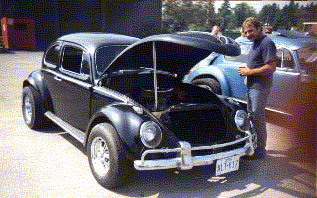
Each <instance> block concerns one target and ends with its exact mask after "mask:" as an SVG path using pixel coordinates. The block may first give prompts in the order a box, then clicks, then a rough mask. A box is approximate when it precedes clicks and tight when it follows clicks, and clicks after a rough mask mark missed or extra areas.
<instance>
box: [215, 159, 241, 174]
mask: <svg viewBox="0 0 317 198" xmlns="http://www.w3.org/2000/svg"><path fill="white" fill-rule="evenodd" d="M239 159H240V157H239V156H233V157H228V158H224V159H220V160H217V164H216V176H218V175H222V174H225V173H229V172H232V171H236V170H238V169H239Z"/></svg>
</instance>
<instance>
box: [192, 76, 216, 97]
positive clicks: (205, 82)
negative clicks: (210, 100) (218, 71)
mask: <svg viewBox="0 0 317 198" xmlns="http://www.w3.org/2000/svg"><path fill="white" fill-rule="evenodd" d="M192 84H193V85H198V86H200V87H203V88H206V89H208V90H210V91H212V92H214V93H215V94H218V95H220V94H221V93H222V92H221V87H220V84H219V82H218V81H217V80H215V79H212V78H201V79H197V80H193V81H192Z"/></svg>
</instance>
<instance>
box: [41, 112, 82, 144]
mask: <svg viewBox="0 0 317 198" xmlns="http://www.w3.org/2000/svg"><path fill="white" fill-rule="evenodd" d="M44 115H45V116H46V117H48V118H49V119H50V120H52V121H53V122H54V123H55V124H57V125H58V126H60V127H61V128H62V129H64V130H65V131H66V132H67V133H69V134H70V135H71V136H73V137H74V138H76V139H77V140H78V141H79V142H81V143H82V144H83V143H84V140H85V133H83V132H82V131H80V130H78V129H76V128H75V127H73V126H71V125H69V124H68V123H66V122H64V121H63V120H61V119H60V118H59V117H56V116H55V115H54V114H53V113H52V112H50V111H47V112H46V113H44Z"/></svg>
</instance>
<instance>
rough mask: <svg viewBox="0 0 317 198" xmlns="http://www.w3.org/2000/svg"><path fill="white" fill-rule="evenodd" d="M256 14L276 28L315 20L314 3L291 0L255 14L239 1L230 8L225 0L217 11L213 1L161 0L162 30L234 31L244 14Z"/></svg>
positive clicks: (316, 18)
mask: <svg viewBox="0 0 317 198" xmlns="http://www.w3.org/2000/svg"><path fill="white" fill-rule="evenodd" d="M251 16H252V17H258V18H259V20H260V21H261V22H262V23H263V24H264V25H270V26H272V27H273V28H274V30H277V29H292V28H295V29H301V25H302V23H303V22H306V21H317V4H314V3H311V4H308V5H307V6H299V4H298V3H295V1H294V0H291V1H290V3H289V4H287V5H285V6H284V7H283V8H280V7H279V6H278V5H277V4H276V3H273V4H269V5H265V6H263V8H262V9H261V10H260V12H259V13H256V11H255V9H254V8H253V7H252V6H250V5H249V4H248V3H246V2H243V3H240V4H237V5H236V6H235V7H233V8H231V6H230V1H229V0H225V1H224V3H223V4H222V5H221V7H220V8H219V9H218V12H216V11H215V6H214V1H213V0H196V1H193V0H163V20H162V32H163V33H172V32H177V31H187V30H199V31H211V28H212V26H213V25H219V26H220V28H221V29H222V31H223V30H229V31H230V30H238V29H239V28H240V27H241V25H242V23H243V21H244V20H245V19H246V18H248V17H251Z"/></svg>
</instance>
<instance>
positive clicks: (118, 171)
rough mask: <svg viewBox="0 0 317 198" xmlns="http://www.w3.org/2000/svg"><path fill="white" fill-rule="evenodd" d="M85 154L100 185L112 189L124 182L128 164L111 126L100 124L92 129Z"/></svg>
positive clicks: (119, 141) (114, 130)
mask: <svg viewBox="0 0 317 198" xmlns="http://www.w3.org/2000/svg"><path fill="white" fill-rule="evenodd" d="M87 154H88V161H89V165H90V169H91V171H92V173H93V175H94V177H95V179H96V180H97V182H98V183H99V184H100V185H102V186H103V187H105V188H113V187H116V186H120V185H121V184H123V183H124V182H125V180H126V178H125V171H126V170H127V169H128V168H129V167H126V166H129V163H126V158H125V156H124V152H123V147H122V142H121V140H120V139H119V137H118V135H117V132H116V129H115V128H114V127H113V126H112V125H111V124H108V123H101V124H98V125H96V126H95V127H93V129H92V131H91V134H90V136H89V139H88V144H87Z"/></svg>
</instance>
